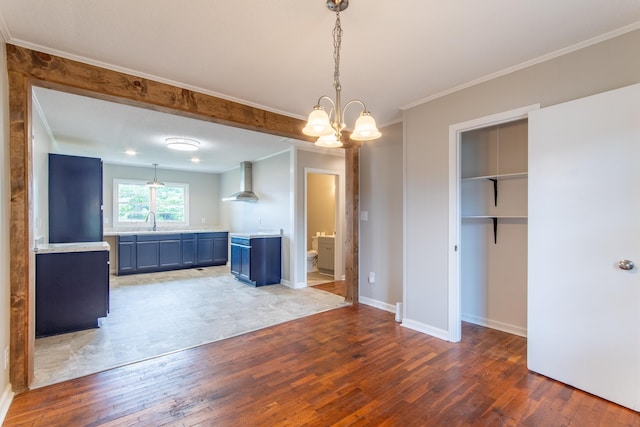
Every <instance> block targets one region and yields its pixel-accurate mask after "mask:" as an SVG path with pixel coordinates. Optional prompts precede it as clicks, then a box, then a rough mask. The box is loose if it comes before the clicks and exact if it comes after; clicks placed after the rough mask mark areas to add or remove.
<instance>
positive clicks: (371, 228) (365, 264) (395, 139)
mask: <svg viewBox="0 0 640 427" xmlns="http://www.w3.org/2000/svg"><path fill="white" fill-rule="evenodd" d="M381 132H382V138H380V139H379V140H376V141H369V142H365V143H363V144H362V148H361V149H360V212H367V220H366V221H363V220H361V221H360V244H359V248H360V266H359V272H360V275H359V290H360V293H359V295H360V297H361V300H362V301H363V302H365V303H371V304H372V305H376V306H379V307H381V308H387V309H395V304H396V303H397V302H402V226H403V225H402V202H403V201H402V123H398V124H395V125H392V126H388V127H386V128H384V129H381ZM370 272H373V273H375V283H373V284H370V283H369V280H368V278H369V273H370Z"/></svg>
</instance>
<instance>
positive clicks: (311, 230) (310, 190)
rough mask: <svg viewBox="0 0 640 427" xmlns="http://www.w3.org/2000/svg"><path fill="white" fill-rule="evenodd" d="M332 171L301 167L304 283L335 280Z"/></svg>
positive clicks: (335, 207) (335, 184) (335, 185)
mask: <svg viewBox="0 0 640 427" xmlns="http://www.w3.org/2000/svg"><path fill="white" fill-rule="evenodd" d="M338 184H339V175H338V173H337V172H334V171H326V170H319V169H309V168H307V169H305V248H306V283H307V286H316V285H321V284H323V283H328V282H333V281H335V280H338V279H339V275H340V274H339V271H338V268H337V267H338V266H339V264H340V263H337V262H336V257H337V256H338V253H339V251H338V250H336V243H337V242H339V241H340V240H339V237H338V221H337V218H338V203H337V194H336V193H337V189H338V188H339V185H338Z"/></svg>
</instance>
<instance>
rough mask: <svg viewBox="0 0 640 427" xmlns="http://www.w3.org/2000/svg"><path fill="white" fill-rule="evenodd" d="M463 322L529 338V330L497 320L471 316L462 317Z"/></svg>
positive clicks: (463, 315)
mask: <svg viewBox="0 0 640 427" xmlns="http://www.w3.org/2000/svg"><path fill="white" fill-rule="evenodd" d="M461 318H462V321H463V322H468V323H473V324H474V325H478V326H484V327H485V328H491V329H496V330H498V331H502V332H506V333H508V334H513V335H518V336H521V337H525V338H526V337H527V328H523V327H521V326H516V325H512V324H510V323H504V322H499V321H497V320H491V319H486V318H484V317H480V316H474V315H471V314H462V315H461Z"/></svg>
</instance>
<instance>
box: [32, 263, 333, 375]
mask: <svg viewBox="0 0 640 427" xmlns="http://www.w3.org/2000/svg"><path fill="white" fill-rule="evenodd" d="M330 279H331V278H330ZM326 281H327V280H326V277H325V282H326ZM310 286H311V284H310ZM110 301H111V311H110V313H109V316H107V317H106V318H104V319H101V322H100V323H101V327H100V328H96V329H90V330H85V331H79V332H73V333H68V334H63V335H57V336H52V337H46V338H39V339H37V340H36V345H35V360H34V362H35V379H34V382H33V384H32V386H31V388H38V387H42V386H45V385H48V384H53V383H56V382H60V381H64V380H67V379H71V378H77V377H80V376H83V375H88V374H90V373H95V372H99V371H103V370H105V369H110V368H113V367H115V366H120V365H124V364H127V363H131V362H134V361H139V360H142V359H147V358H150V357H154V356H158V355H161V354H166V353H170V352H174V351H178V350H181V349H185V348H189V347H193V346H197V345H200V344H204V343H207V342H212V341H217V340H220V339H224V338H228V337H232V336H236V335H240V334H243V333H246V332H249V331H253V330H256V329H260V328H264V327H267V326H270V325H274V324H277V323H282V322H286V321H288V320H293V319H296V318H299V317H303V316H307V315H310V314H314V313H318V312H321V311H326V310H330V309H333V308H337V307H342V306H344V305H346V303H345V302H344V298H343V297H341V296H338V295H334V294H332V293H329V292H325V291H322V290H318V289H314V288H311V287H307V288H303V289H291V288H288V287H286V286H283V285H270V286H263V287H259V288H254V287H251V286H248V285H246V284H243V283H241V282H239V281H237V280H235V278H234V277H233V276H232V275H231V274H229V267H227V266H221V267H208V268H203V269H189V270H179V271H174V272H164V273H149V274H137V275H130V276H122V277H117V276H112V277H111V299H110Z"/></svg>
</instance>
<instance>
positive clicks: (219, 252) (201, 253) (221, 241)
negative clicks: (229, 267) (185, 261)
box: [196, 232, 229, 266]
mask: <svg viewBox="0 0 640 427" xmlns="http://www.w3.org/2000/svg"><path fill="white" fill-rule="evenodd" d="M196 241H197V251H196V253H197V261H196V264H197V265H199V266H210V265H224V264H226V263H227V261H228V260H229V255H228V254H229V233H226V232H224V233H222V232H215V233H197V234H196Z"/></svg>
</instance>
